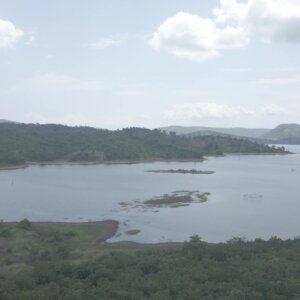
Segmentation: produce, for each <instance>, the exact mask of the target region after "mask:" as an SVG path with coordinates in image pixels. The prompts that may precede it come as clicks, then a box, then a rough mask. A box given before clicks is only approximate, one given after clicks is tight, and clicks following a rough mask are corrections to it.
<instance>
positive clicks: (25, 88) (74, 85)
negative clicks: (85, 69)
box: [9, 73, 107, 93]
mask: <svg viewBox="0 0 300 300" xmlns="http://www.w3.org/2000/svg"><path fill="white" fill-rule="evenodd" d="M105 88H107V84H106V83H103V82H102V81H98V80H83V79H80V78H76V77H72V76H70V75H65V74H58V73H46V74H42V75H37V76H34V77H31V78H28V79H25V80H23V81H21V82H19V83H18V84H16V85H14V86H12V87H11V88H10V89H9V92H21V93H22V92H34V93H41V92H42V93H44V92H46V93H49V92H50V93H51V92H54V93H55V92H80V91H83V92H93V91H99V90H103V89H105Z"/></svg>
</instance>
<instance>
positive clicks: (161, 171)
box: [145, 169, 215, 175]
mask: <svg viewBox="0 0 300 300" xmlns="http://www.w3.org/2000/svg"><path fill="white" fill-rule="evenodd" d="M145 172H148V173H171V174H192V175H198V174H202V175H203V174H205V175H210V174H214V173H215V172H214V171H201V170H196V169H191V170H185V169H177V170H174V169H170V170H148V171H145Z"/></svg>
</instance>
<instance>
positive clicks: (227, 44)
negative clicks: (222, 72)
mask: <svg viewBox="0 0 300 300" xmlns="http://www.w3.org/2000/svg"><path fill="white" fill-rule="evenodd" d="M213 15H214V17H213V18H203V17H201V16H198V15H192V14H189V13H184V12H179V13H177V14H176V15H175V16H173V17H170V18H168V19H166V20H165V21H164V22H163V23H162V24H161V25H160V26H159V28H158V29H157V30H156V32H154V33H153V35H152V37H151V39H150V40H149V43H150V45H151V46H152V47H153V48H154V49H156V50H164V51H166V52H168V53H171V54H173V55H175V56H177V57H182V58H186V59H189V60H195V61H204V60H208V59H212V58H214V57H216V56H218V55H219V54H220V51H221V50H224V49H234V48H242V47H244V46H246V45H247V44H248V43H249V42H250V39H251V38H252V37H255V36H257V37H258V38H260V39H261V40H263V41H266V42H289V43H300V0H248V1H246V2H243V3H241V2H238V1H237V0H220V6H219V7H217V8H215V9H213Z"/></svg>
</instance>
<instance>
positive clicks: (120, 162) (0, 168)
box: [0, 151, 296, 171]
mask: <svg viewBox="0 0 300 300" xmlns="http://www.w3.org/2000/svg"><path fill="white" fill-rule="evenodd" d="M290 154H296V153H293V152H289V151H288V152H285V153H257V152H249V153H242V152H236V153H223V154H221V155H216V154H208V155H205V156H203V158H195V159H192V158H191V159H145V160H112V161H91V162H89V161H82V162H70V161H47V162H35V161H33V162H26V163H25V164H22V165H6V166H0V171H10V170H19V169H26V168H28V167H31V166H94V165H134V164H143V163H155V162H204V161H205V160H208V159H209V158H210V157H226V156H228V155H232V156H234V155H236V156H243V155H245V156H248V155H290Z"/></svg>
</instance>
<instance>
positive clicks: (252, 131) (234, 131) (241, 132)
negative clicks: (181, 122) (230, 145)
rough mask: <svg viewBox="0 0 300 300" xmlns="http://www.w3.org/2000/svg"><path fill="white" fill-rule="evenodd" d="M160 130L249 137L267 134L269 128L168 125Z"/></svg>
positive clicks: (186, 133) (183, 133)
mask: <svg viewBox="0 0 300 300" xmlns="http://www.w3.org/2000/svg"><path fill="white" fill-rule="evenodd" d="M159 129H160V130H165V131H166V132H176V134H179V135H193V136H203V135H218V133H219V134H220V135H229V136H240V137H250V138H259V137H261V136H263V135H264V134H267V133H268V132H269V131H270V129H266V128H240V127H233V128H218V127H203V126H194V127H184V126H168V127H162V128H159Z"/></svg>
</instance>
